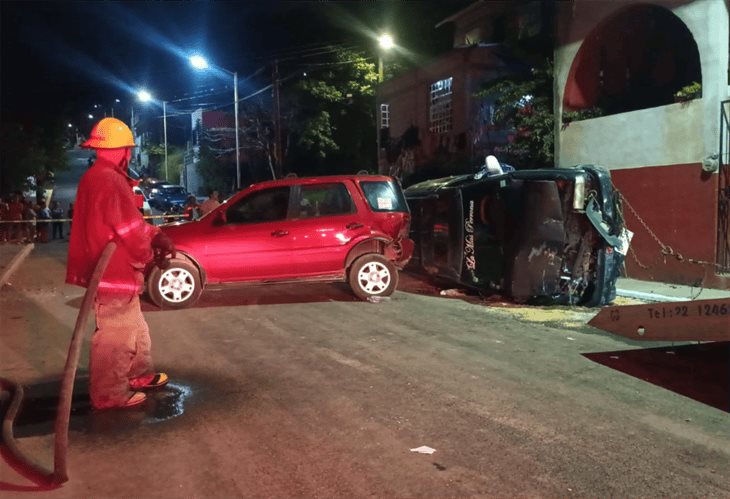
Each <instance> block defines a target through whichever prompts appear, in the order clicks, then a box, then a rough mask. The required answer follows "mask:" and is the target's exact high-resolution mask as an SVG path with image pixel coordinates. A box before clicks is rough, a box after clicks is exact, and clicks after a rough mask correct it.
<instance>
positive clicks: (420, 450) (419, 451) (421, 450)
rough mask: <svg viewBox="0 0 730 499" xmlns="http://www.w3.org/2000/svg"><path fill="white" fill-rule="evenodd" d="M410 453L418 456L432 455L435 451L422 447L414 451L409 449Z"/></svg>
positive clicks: (425, 446) (426, 446)
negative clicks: (415, 453)
mask: <svg viewBox="0 0 730 499" xmlns="http://www.w3.org/2000/svg"><path fill="white" fill-rule="evenodd" d="M411 452H417V453H419V454H433V453H434V452H436V449H432V448H431V447H429V446H428V445H422V446H420V447H416V448H415V449H411Z"/></svg>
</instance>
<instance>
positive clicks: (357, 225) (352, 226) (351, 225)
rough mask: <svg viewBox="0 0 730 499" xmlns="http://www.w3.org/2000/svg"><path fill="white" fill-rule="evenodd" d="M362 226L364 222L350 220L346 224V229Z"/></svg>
mask: <svg viewBox="0 0 730 499" xmlns="http://www.w3.org/2000/svg"><path fill="white" fill-rule="evenodd" d="M360 227H363V224H361V223H357V222H350V223H349V224H347V225H345V228H346V229H359V228H360Z"/></svg>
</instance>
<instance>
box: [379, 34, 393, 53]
mask: <svg viewBox="0 0 730 499" xmlns="http://www.w3.org/2000/svg"><path fill="white" fill-rule="evenodd" d="M378 43H379V44H380V47H381V48H383V49H385V50H389V49H392V48H393V46H394V45H395V42H393V37H392V36H390V35H389V34H388V33H383V34H382V35H380V37H378Z"/></svg>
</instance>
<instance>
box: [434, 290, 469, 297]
mask: <svg viewBox="0 0 730 499" xmlns="http://www.w3.org/2000/svg"><path fill="white" fill-rule="evenodd" d="M439 294H440V295H441V296H455V297H456V296H466V293H464V291H462V290H461V289H456V288H453V289H442V290H441V292H440V293H439Z"/></svg>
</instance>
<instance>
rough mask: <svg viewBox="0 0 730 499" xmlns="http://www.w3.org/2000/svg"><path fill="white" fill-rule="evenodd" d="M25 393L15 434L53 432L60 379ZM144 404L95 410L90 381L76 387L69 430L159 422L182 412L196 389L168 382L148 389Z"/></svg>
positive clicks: (103, 429)
mask: <svg viewBox="0 0 730 499" xmlns="http://www.w3.org/2000/svg"><path fill="white" fill-rule="evenodd" d="M24 390H25V396H24V397H23V404H22V407H21V410H20V412H19V414H18V416H17V417H16V419H15V425H14V434H15V437H16V438H23V437H31V436H40V435H49V434H52V433H53V430H54V425H55V420H56V408H57V406H58V394H59V392H60V381H55V382H46V383H39V384H35V385H30V386H25V387H24ZM146 393H147V400H146V401H145V403H144V404H142V405H140V406H139V407H136V408H130V409H110V410H104V411H94V410H92V408H91V402H90V401H89V395H88V381H87V380H81V382H77V383H76V385H75V387H74V395H73V398H72V402H71V418H70V421H69V431H76V432H82V433H111V432H117V431H124V430H130V429H134V428H138V427H139V426H140V425H151V424H157V423H161V422H164V421H169V420H171V419H174V418H177V417H179V416H182V415H183V414H184V413H185V409H186V405H187V404H188V403H189V402H190V399H191V398H192V396H193V389H192V387H191V386H189V385H185V384H182V383H168V384H167V385H166V386H165V387H164V388H160V389H158V390H151V391H148V392H146Z"/></svg>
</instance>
